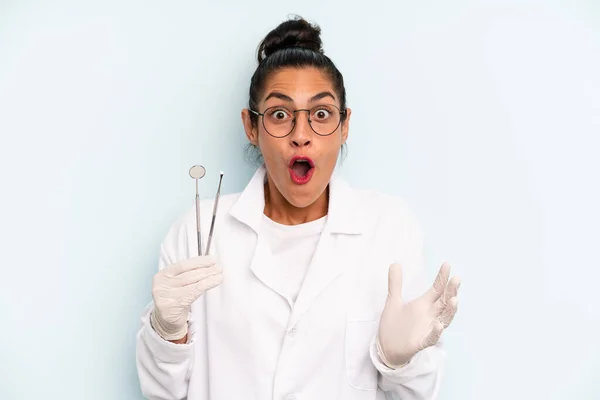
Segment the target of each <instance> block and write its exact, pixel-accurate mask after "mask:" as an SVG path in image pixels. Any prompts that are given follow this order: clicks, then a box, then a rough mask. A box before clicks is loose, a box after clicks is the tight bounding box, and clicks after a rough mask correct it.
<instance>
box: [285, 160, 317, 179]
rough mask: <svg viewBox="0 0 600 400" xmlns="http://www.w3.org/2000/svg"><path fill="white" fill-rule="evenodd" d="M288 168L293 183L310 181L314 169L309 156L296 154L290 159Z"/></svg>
mask: <svg viewBox="0 0 600 400" xmlns="http://www.w3.org/2000/svg"><path fill="white" fill-rule="evenodd" d="M289 170H290V176H291V178H292V180H293V181H294V183H297V184H299V185H303V184H305V183H308V181H310V178H311V177H312V174H313V172H314V170H315V163H314V162H313V160H312V159H310V157H305V156H296V157H294V158H292V160H291V161H290V165H289Z"/></svg>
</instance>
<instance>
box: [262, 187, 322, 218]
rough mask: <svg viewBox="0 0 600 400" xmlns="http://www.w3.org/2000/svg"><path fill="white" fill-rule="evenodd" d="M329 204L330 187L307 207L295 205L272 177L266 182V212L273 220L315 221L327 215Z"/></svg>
mask: <svg viewBox="0 0 600 400" xmlns="http://www.w3.org/2000/svg"><path fill="white" fill-rule="evenodd" d="M328 206H329V187H327V189H325V191H324V192H323V193H321V195H320V196H319V198H318V199H317V200H316V201H315V202H314V203H312V204H311V205H309V206H307V207H302V208H299V207H295V206H294V205H292V204H291V203H290V202H289V201H287V199H286V198H285V197H283V195H282V194H281V193H280V192H279V190H277V188H276V187H275V185H274V184H273V182H272V181H271V179H269V178H267V182H266V183H265V209H264V213H265V215H266V216H267V217H269V218H270V219H272V220H273V221H275V222H277V223H279V224H282V225H298V224H305V223H307V222H311V221H315V220H317V219H319V218H322V217H324V216H326V215H327V210H328Z"/></svg>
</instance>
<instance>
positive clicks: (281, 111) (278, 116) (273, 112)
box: [267, 108, 290, 121]
mask: <svg viewBox="0 0 600 400" xmlns="http://www.w3.org/2000/svg"><path fill="white" fill-rule="evenodd" d="M267 114H268V116H269V118H271V119H274V120H278V121H282V120H285V119H288V118H289V117H290V113H289V111H288V110H286V109H285V108H273V109H270V110H268V113H267Z"/></svg>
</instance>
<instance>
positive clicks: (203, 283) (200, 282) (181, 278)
mask: <svg viewBox="0 0 600 400" xmlns="http://www.w3.org/2000/svg"><path fill="white" fill-rule="evenodd" d="M222 272H223V269H222V268H221V266H220V265H219V264H217V263H216V260H215V259H214V258H213V257H211V256H200V257H192V258H188V259H185V260H182V261H180V262H178V263H175V264H172V265H169V266H168V267H166V268H163V269H162V270H160V271H159V272H157V273H156V275H154V278H153V279H152V298H153V299H154V309H153V311H152V314H151V315H150V322H151V324H152V327H153V328H154V330H155V331H156V333H158V334H159V335H160V336H161V337H162V338H163V339H165V340H179V339H182V338H184V337H185V335H186V334H187V329H188V325H187V319H188V314H189V312H190V308H191V306H192V303H193V302H195V301H196V300H197V299H198V298H199V297H200V296H201V295H202V294H203V293H204V292H205V291H207V290H209V289H212V288H214V287H216V286H218V285H220V284H221V282H222V281H223V274H222Z"/></svg>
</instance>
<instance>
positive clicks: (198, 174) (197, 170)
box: [190, 165, 206, 256]
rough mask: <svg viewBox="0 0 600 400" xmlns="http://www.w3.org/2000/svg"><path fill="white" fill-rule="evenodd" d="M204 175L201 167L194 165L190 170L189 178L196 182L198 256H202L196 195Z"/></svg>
mask: <svg viewBox="0 0 600 400" xmlns="http://www.w3.org/2000/svg"><path fill="white" fill-rule="evenodd" d="M204 175H206V169H205V168H204V167H203V166H202V165H194V166H192V168H190V176H191V177H192V178H194V179H195V180H196V232H197V236H198V255H199V256H201V255H202V235H201V233H200V195H199V194H198V180H199V179H202V178H203V177H204Z"/></svg>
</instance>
